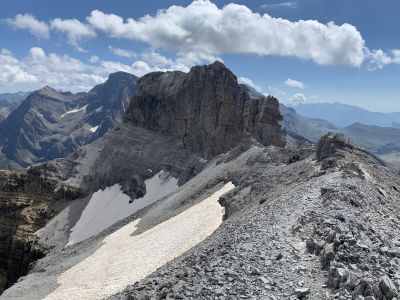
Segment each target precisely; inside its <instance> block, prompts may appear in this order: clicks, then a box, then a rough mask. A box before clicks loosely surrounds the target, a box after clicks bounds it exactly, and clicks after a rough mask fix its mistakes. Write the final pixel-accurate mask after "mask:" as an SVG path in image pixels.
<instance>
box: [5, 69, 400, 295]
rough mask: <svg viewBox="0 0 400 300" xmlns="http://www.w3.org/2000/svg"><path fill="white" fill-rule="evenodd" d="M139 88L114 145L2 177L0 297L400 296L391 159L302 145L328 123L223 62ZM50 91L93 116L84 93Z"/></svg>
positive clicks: (146, 79)
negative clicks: (257, 87) (263, 92)
mask: <svg viewBox="0 0 400 300" xmlns="http://www.w3.org/2000/svg"><path fill="white" fill-rule="evenodd" d="M135 88H136V90H135V92H134V94H133V97H131V101H130V103H129V105H128V106H127V108H126V112H125V115H124V117H123V118H122V119H123V120H122V122H120V123H119V124H118V125H116V126H114V127H113V128H110V129H109V130H108V132H107V133H105V134H104V135H103V136H101V137H98V138H97V139H95V140H94V141H92V142H91V143H88V144H86V145H83V146H81V147H79V148H77V149H75V150H73V152H72V153H70V154H69V155H67V156H66V157H64V158H63V157H60V158H57V159H54V160H50V161H46V162H43V163H38V164H35V165H33V166H31V167H30V168H28V169H26V170H22V171H2V172H0V193H1V196H2V197H1V201H2V202H1V207H0V208H1V209H0V285H1V288H2V289H5V290H4V292H3V294H2V295H1V296H0V298H1V299H21V300H24V299H29V300H36V299H179V298H181V299H182V298H183V299H244V298H248V299H368V298H369V299H380V300H384V299H391V300H393V299H395V298H396V297H398V295H399V280H398V276H397V274H400V263H399V261H398V257H400V254H399V253H400V241H399V238H398V237H399V236H400V224H399V222H398V216H397V212H398V211H399V209H400V204H399V201H398V199H399V193H400V192H399V191H400V179H399V175H398V174H397V173H396V172H394V171H393V170H392V169H390V168H389V167H388V166H387V165H385V164H384V163H383V162H382V161H381V160H380V159H378V158H377V157H376V156H374V155H371V154H370V152H368V151H366V150H364V149H361V148H359V147H358V146H356V145H355V144H353V143H352V142H351V141H350V140H349V139H348V138H346V137H345V136H343V135H342V134H338V133H328V134H324V135H323V136H322V137H321V138H320V139H319V140H318V141H317V142H316V143H311V141H310V140H309V139H307V138H304V137H301V136H300V135H299V134H297V133H295V132H294V129H296V128H300V129H301V130H302V132H303V133H304V132H305V133H307V132H312V134H313V135H314V136H315V137H316V136H317V132H318V131H319V130H322V129H321V128H328V127H330V126H331V125H330V123H328V122H327V121H323V120H318V119H317V120H315V119H307V118H305V117H302V116H299V115H298V114H297V113H296V111H295V110H294V109H291V108H286V107H284V106H279V103H278V101H277V99H275V98H273V97H263V96H257V95H255V94H254V93H251V92H249V90H248V89H247V88H246V87H244V86H242V85H239V84H238V82H237V77H236V76H235V75H234V74H233V73H232V72H231V71H230V70H229V69H227V68H226V67H225V66H224V65H223V64H222V63H220V62H216V63H214V64H210V65H207V66H195V67H193V68H191V69H190V71H189V72H187V73H184V72H154V73H150V74H147V75H145V76H143V77H142V78H140V79H139V80H138V81H137V82H136V85H135ZM38 93H39V95H38V96H41V97H42V96H43V94H45V95H46V97H49V98H51V99H54V97H53V96H52V95H53V94H57V95H58V97H59V98H60V99H58V101H60V102H62V105H60V104H57V105H54V108H55V109H57V108H60V107H61V108H62V109H59V110H58V112H57V116H58V117H60V114H61V115H65V116H66V115H70V114H75V113H77V114H80V117H81V118H82V119H83V118H85V117H84V113H83V109H82V107H83V106H82V104H84V105H88V107H89V104H88V103H87V102H83V103H82V102H79V101H78V100H76V101H77V102H78V103H79V104H80V105H79V106H75V105H76V103H77V102H75V100H71V99H79V98H80V95H77V94H75V95H73V94H69V93H61V95H62V96H60V92H56V91H53V90H52V89H49V88H47V90H46V91H41V92H38ZM34 96H35V95H34ZM52 97H53V98H52ZM28 99H29V98H28ZM35 99H37V98H34V97H33V98H31V99H30V101H33V102H34V101H35ZM70 102H72V103H74V105H70V106H68V105H67V103H70ZM49 103H52V101H49ZM49 105H50V104H49ZM96 108H98V107H97V105H96ZM71 111H73V112H71ZM90 111H93V110H90ZM68 112H69V113H68ZM281 112H283V113H281ZM285 120H286V121H285ZM87 122H89V121H87ZM83 124H86V123H83ZM296 124H300V125H301V126H296ZM94 125H95V124H93V123H90V126H94ZM316 125H318V126H319V127H318V128H319V129H318V128H317V127H315V126H316ZM315 128H317V129H315ZM46 130H47V129H46ZM320 132H321V133H322V131H320ZM310 136H311V135H310ZM287 141H290V143H291V145H289V146H288V143H287Z"/></svg>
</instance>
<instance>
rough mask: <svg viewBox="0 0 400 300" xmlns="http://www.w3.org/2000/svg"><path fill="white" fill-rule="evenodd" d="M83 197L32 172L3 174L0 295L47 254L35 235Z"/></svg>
mask: <svg viewBox="0 0 400 300" xmlns="http://www.w3.org/2000/svg"><path fill="white" fill-rule="evenodd" d="M80 196H82V194H81V193H80V192H79V191H78V190H77V189H75V188H72V187H69V186H67V185H64V184H60V183H59V182H58V181H56V180H51V179H47V178H44V177H42V176H40V175H38V174H35V173H32V172H31V173H27V172H0V293H1V292H2V291H3V289H5V288H8V287H10V286H11V285H12V284H13V283H15V282H16V280H17V279H18V278H19V277H20V276H23V275H25V274H26V273H27V272H28V270H29V268H30V264H31V263H32V262H34V261H35V260H36V259H38V258H40V257H42V256H43V255H44V248H43V247H41V246H40V245H38V244H37V238H36V237H35V235H34V233H35V232H36V231H37V230H38V229H39V228H41V227H43V226H44V225H45V224H46V223H47V222H48V221H49V220H50V219H51V218H52V217H54V216H55V215H57V214H58V213H59V212H60V211H61V210H62V209H63V208H65V207H66V206H67V201H68V200H72V199H76V198H78V197H80Z"/></svg>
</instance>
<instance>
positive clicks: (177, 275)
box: [110, 135, 400, 300]
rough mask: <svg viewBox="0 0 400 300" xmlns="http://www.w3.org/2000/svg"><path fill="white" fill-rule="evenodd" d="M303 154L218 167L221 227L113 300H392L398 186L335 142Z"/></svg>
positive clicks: (266, 154)
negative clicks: (225, 181)
mask: <svg viewBox="0 0 400 300" xmlns="http://www.w3.org/2000/svg"><path fill="white" fill-rule="evenodd" d="M299 151H300V150H285V151H282V150H277V149H273V148H269V149H268V148H267V149H262V150H261V149H255V148H251V149H250V150H247V151H245V152H241V153H242V154H241V155H239V156H237V154H233V153H230V154H227V155H224V156H223V157H221V158H220V159H219V161H220V163H222V164H224V163H228V164H231V165H230V167H229V169H228V170H229V171H227V173H226V174H225V176H226V178H229V179H232V178H234V180H233V181H234V182H235V184H236V188H235V190H234V191H232V192H231V193H229V194H227V195H225V196H224V197H223V199H222V200H221V203H222V204H223V205H224V206H225V209H226V220H225V221H224V223H223V225H222V226H221V227H220V228H219V229H218V230H217V231H216V232H215V233H214V235H213V236H211V237H210V238H208V239H207V240H205V241H204V242H203V243H201V244H200V245H198V246H197V247H196V248H195V249H192V250H191V251H189V252H188V253H187V254H185V255H183V256H181V257H179V258H178V259H176V260H174V261H173V262H171V263H169V264H167V265H165V266H164V267H162V268H160V269H159V270H157V271H156V272H154V273H153V274H152V275H151V276H149V277H148V278H146V279H145V280H143V281H141V282H138V283H136V284H134V285H132V286H130V287H128V288H127V289H126V290H125V291H124V292H121V293H119V294H118V295H115V296H113V297H111V298H110V299H318V300H319V299H321V300H322V299H358V300H362V299H369V300H372V299H380V300H381V299H396V298H397V297H398V295H399V291H400V278H399V277H400V263H399V259H398V258H399V255H398V253H400V252H399V251H400V244H399V242H398V236H399V233H400V223H399V221H398V217H397V211H398V210H399V209H400V204H399V202H398V199H399V195H400V194H399V188H400V179H399V177H398V176H397V175H396V174H395V173H393V172H392V171H391V170H390V169H388V168H387V167H386V166H385V165H384V164H382V162H381V161H380V160H378V159H376V158H375V157H374V156H372V155H370V154H369V153H367V152H365V151H364V150H361V149H359V148H358V147H356V146H354V145H353V144H352V143H351V142H350V141H349V140H347V139H345V138H343V137H342V136H339V135H326V136H324V137H323V138H322V140H321V141H320V142H319V144H318V145H317V147H316V149H315V150H314V149H313V147H312V146H311V147H308V148H307V147H306V148H303V149H302V150H301V151H300V152H299ZM294 158H295V159H294ZM235 161H236V163H238V162H239V161H244V162H246V163H245V165H242V166H241V167H242V168H241V169H240V168H235V167H233V166H234V165H235V164H236V163H235ZM244 166H246V167H244Z"/></svg>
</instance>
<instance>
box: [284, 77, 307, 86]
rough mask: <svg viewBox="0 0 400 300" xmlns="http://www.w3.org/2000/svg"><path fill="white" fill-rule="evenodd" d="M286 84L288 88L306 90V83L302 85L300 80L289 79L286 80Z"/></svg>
mask: <svg viewBox="0 0 400 300" xmlns="http://www.w3.org/2000/svg"><path fill="white" fill-rule="evenodd" d="M284 84H285V85H286V86H287V87H291V88H298V89H304V83H302V82H301V81H298V80H294V79H290V78H288V79H286V80H285V82H284Z"/></svg>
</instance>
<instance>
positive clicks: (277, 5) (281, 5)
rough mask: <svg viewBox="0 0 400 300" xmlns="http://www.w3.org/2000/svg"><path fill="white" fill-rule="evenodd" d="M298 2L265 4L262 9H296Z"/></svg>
mask: <svg viewBox="0 0 400 300" xmlns="http://www.w3.org/2000/svg"><path fill="white" fill-rule="evenodd" d="M296 7H297V2H296V1H287V2H278V3H265V4H263V5H261V8H266V9H270V8H296Z"/></svg>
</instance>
